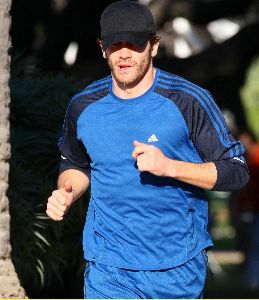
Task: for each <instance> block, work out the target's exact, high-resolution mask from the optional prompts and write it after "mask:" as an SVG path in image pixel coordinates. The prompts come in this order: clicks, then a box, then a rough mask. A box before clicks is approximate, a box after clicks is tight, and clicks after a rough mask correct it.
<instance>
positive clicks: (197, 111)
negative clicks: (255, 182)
mask: <svg viewBox="0 0 259 300" xmlns="http://www.w3.org/2000/svg"><path fill="white" fill-rule="evenodd" d="M174 102H175V103H176V105H177V106H178V108H179V109H180V110H181V112H182V114H183V117H184V119H185V121H186V124H187V126H188V129H189V132H190V138H191V140H192V142H193V144H194V146H195V148H196V149H197V151H198V153H199V155H200V157H201V158H202V159H203V161H204V162H213V163H215V165H216V168H217V181H216V184H215V186H214V187H213V190H215V191H232V190H240V189H242V188H243V187H244V186H245V185H246V184H247V182H248V180H249V172H248V168H247V164H246V162H245V159H244V146H243V144H242V143H241V142H239V141H236V140H235V139H234V138H233V136H232V135H231V134H230V131H229V129H228V128H227V125H226V123H225V120H224V117H223V115H222V113H221V112H220V110H219V108H218V106H217V105H216V103H215V102H214V100H213V99H212V96H211V95H210V94H209V93H208V92H207V91H205V90H203V89H199V91H198V92H197V91H196V93H190V94H182V93H180V94H178V95H177V97H174Z"/></svg>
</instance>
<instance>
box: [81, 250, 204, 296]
mask: <svg viewBox="0 0 259 300" xmlns="http://www.w3.org/2000/svg"><path fill="white" fill-rule="evenodd" d="M207 264H208V260H207V254H206V251H205V250H203V251H202V252H200V253H199V254H198V255H197V256H196V257H194V258H193V259H191V260H190V261H188V262H187V263H185V264H183V265H181V266H177V267H175V268H171V269H165V270H157V271H139V270H138V271H136V270H128V269H120V268H115V267H111V266H106V265H102V264H98V263H94V262H89V263H88V265H87V267H86V271H85V291H84V292H85V298H86V299H91V298H92V299H96V298H108V299H113V298H117V299H118V298H120V299H125V298H131V299H132V298H135V299H136V298H149V299H154V298H158V299H159V298H167V299H170V298H193V299H197V298H201V297H202V293H203V288H204V284H205V279H206V272H207Z"/></svg>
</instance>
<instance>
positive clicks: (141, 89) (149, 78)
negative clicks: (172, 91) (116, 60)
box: [113, 63, 156, 99]
mask: <svg viewBox="0 0 259 300" xmlns="http://www.w3.org/2000/svg"><path fill="white" fill-rule="evenodd" d="M155 74H156V70H155V69H154V68H153V64H152V63H151V65H150V67H149V69H148V71H147V73H146V74H145V76H144V77H143V78H142V80H141V81H140V82H139V83H138V84H137V85H135V86H133V87H129V88H128V87H124V86H122V85H119V84H118V83H117V82H116V80H114V78H113V93H114V94H115V95H116V96H117V97H119V98H122V99H130V98H136V97H138V96H141V95H143V94H144V93H145V92H146V91H148V90H149V89H150V87H151V86H152V84H153V82H154V78H155Z"/></svg>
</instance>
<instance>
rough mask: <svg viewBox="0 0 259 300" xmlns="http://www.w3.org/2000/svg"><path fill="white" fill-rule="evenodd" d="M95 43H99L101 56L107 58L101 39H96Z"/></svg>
mask: <svg viewBox="0 0 259 300" xmlns="http://www.w3.org/2000/svg"><path fill="white" fill-rule="evenodd" d="M97 43H98V44H99V45H100V48H101V51H102V54H103V58H107V55H106V52H105V50H104V48H103V41H102V40H101V39H97Z"/></svg>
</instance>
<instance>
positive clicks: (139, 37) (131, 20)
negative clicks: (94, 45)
mask: <svg viewBox="0 0 259 300" xmlns="http://www.w3.org/2000/svg"><path fill="white" fill-rule="evenodd" d="M100 25H101V38H102V40H103V47H104V49H107V48H108V47H109V46H110V45H112V44H114V43H119V42H122V41H125V42H128V43H131V44H133V45H137V46H140V47H142V46H144V45H145V44H146V42H147V41H148V40H149V39H150V37H151V36H153V35H154V34H156V27H155V23H154V19H153V16H152V13H151V12H150V10H149V9H148V8H147V6H145V5H144V4H140V3H137V2H134V1H129V0H122V1H117V2H114V3H112V4H110V5H108V6H107V7H106V8H105V9H104V11H103V13H102V15H101V20H100Z"/></svg>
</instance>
